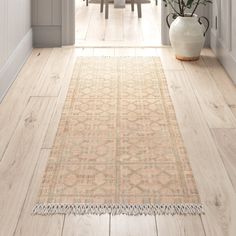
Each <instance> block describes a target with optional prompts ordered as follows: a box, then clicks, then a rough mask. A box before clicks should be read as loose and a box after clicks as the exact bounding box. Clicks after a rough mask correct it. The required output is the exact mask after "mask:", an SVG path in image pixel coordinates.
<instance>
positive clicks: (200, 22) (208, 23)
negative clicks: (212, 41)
mask: <svg viewBox="0 0 236 236" xmlns="http://www.w3.org/2000/svg"><path fill="white" fill-rule="evenodd" d="M201 19H204V20H205V21H206V22H207V27H206V30H205V32H204V33H203V35H204V37H205V36H206V32H207V31H208V29H209V26H210V22H209V20H208V19H207V18H206V17H205V16H201V17H199V18H198V22H199V24H200V25H202V24H203V23H202V21H201Z"/></svg>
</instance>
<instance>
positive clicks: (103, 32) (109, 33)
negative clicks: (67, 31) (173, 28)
mask: <svg viewBox="0 0 236 236" xmlns="http://www.w3.org/2000/svg"><path fill="white" fill-rule="evenodd" d="M159 2H160V0H159ZM140 45H141V46H152V47H154V46H159V45H161V4H160V3H159V5H158V6H156V5H155V0H151V3H150V4H142V18H140V19H139V18H138V15H137V6H136V5H135V11H134V12H132V11H131V6H130V4H127V5H126V7H125V8H124V9H117V8H114V6H113V5H112V4H110V5H109V19H107V20H105V16H104V13H100V5H99V4H93V3H89V6H86V4H85V1H82V0H76V46H80V47H81V46H82V47H84V46H87V47H88V46H96V47H98V46H113V47H117V46H119V47H127V46H128V47H135V46H140Z"/></svg>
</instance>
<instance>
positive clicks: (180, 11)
mask: <svg viewBox="0 0 236 236" xmlns="http://www.w3.org/2000/svg"><path fill="white" fill-rule="evenodd" d="M180 1H181V0H178V5H179V13H180V15H182V9H181V2H180Z"/></svg>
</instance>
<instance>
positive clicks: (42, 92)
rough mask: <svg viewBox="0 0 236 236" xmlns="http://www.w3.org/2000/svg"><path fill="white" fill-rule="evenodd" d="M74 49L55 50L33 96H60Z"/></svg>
mask: <svg viewBox="0 0 236 236" xmlns="http://www.w3.org/2000/svg"><path fill="white" fill-rule="evenodd" d="M72 51H73V49H72V48H70V47H69V48H67V47H66V48H54V49H53V52H52V54H51V56H50V58H49V60H48V63H47V65H46V66H45V69H44V71H43V73H42V75H41V76H40V78H39V80H38V83H37V84H36V85H35V89H34V92H33V93H32V96H58V95H59V93H60V89H61V86H62V84H63V78H64V76H65V73H66V70H67V67H68V63H69V62H70V58H71V54H72Z"/></svg>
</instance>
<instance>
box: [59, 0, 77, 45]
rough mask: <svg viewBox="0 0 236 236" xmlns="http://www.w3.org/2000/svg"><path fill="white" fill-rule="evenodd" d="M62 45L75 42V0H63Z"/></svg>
mask: <svg viewBox="0 0 236 236" xmlns="http://www.w3.org/2000/svg"><path fill="white" fill-rule="evenodd" d="M61 1H62V2H61V11H62V22H61V27H62V29H61V34H62V35H61V39H62V40H61V41H62V46H65V45H73V44H75V0H61Z"/></svg>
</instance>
